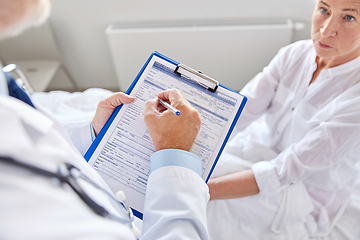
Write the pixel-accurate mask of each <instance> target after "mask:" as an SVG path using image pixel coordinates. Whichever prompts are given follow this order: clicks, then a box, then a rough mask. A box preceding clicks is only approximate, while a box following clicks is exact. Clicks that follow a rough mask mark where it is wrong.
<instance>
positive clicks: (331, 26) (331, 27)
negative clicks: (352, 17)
mask: <svg viewBox="0 0 360 240" xmlns="http://www.w3.org/2000/svg"><path fill="white" fill-rule="evenodd" d="M337 28H338V26H337V22H336V21H335V20H334V19H333V18H328V19H327V20H326V21H325V22H324V24H323V26H322V27H321V28H320V33H321V36H323V37H334V36H336V34H337V31H338V29H337Z"/></svg>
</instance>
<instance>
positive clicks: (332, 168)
mask: <svg viewBox="0 0 360 240" xmlns="http://www.w3.org/2000/svg"><path fill="white" fill-rule="evenodd" d="M315 58H316V52H315V49H314V47H313V44H312V41H311V40H306V41H299V42H296V43H294V44H292V45H290V46H287V47H285V48H283V49H281V50H280V51H279V53H278V55H277V56H276V57H275V58H274V59H273V60H272V61H271V63H270V64H269V65H268V67H266V68H265V69H264V70H263V72H261V73H259V74H258V75H257V76H256V77H255V78H254V79H253V80H252V81H251V82H250V83H248V84H247V85H246V86H245V88H244V89H243V90H242V91H241V93H242V94H244V95H245V96H247V97H248V103H247V105H246V106H245V109H244V112H243V114H242V115H241V117H240V120H239V123H238V124H237V129H236V132H235V133H234V134H233V135H232V136H233V137H232V139H231V141H230V142H229V143H228V145H227V147H226V148H225V150H224V154H223V155H222V157H221V159H220V160H219V163H218V165H217V167H216V169H215V171H214V176H218V175H222V174H225V173H229V172H234V171H238V170H242V169H249V168H252V170H253V171H254V175H255V178H256V181H257V184H258V186H259V189H260V193H259V194H257V195H255V196H252V197H247V198H242V199H233V200H218V201H210V203H209V204H208V205H209V206H208V222H209V231H210V235H211V237H212V238H213V239H235V238H236V239H241V237H243V238H244V239H307V238H308V237H325V236H327V235H328V234H329V233H330V231H331V230H332V229H333V227H334V225H335V224H336V223H337V221H338V219H339V218H340V217H341V215H342V213H343V212H344V209H345V208H346V205H347V203H348V200H349V199H350V196H351V194H352V193H353V189H354V185H355V182H356V179H357V177H358V174H359V168H358V166H357V162H358V160H359V158H360V157H359V156H360V57H358V58H356V59H354V60H352V61H350V62H348V63H346V64H343V65H341V66H337V67H334V68H331V69H324V70H322V71H321V73H320V75H319V76H318V77H317V79H316V80H315V82H313V83H312V84H311V85H309V82H310V80H311V78H312V75H313V73H314V71H315V69H316V63H315ZM359 217H360V216H359ZM225 221H226V222H227V223H228V222H230V224H228V225H226V223H224V222H225ZM225 225H226V226H225ZM224 228H226V229H227V230H224ZM220 229H221V232H220Z"/></svg>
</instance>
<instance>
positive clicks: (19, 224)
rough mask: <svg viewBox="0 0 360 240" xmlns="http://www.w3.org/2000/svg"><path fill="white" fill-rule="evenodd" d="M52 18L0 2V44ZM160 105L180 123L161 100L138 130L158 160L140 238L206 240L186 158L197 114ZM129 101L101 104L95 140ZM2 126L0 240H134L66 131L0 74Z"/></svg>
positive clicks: (203, 199) (196, 184)
mask: <svg viewBox="0 0 360 240" xmlns="http://www.w3.org/2000/svg"><path fill="white" fill-rule="evenodd" d="M49 9H50V3H49V1H47V0H0V37H1V38H4V37H7V36H12V35H16V34H18V33H20V32H21V31H22V30H24V29H26V28H27V27H29V26H31V25H35V24H40V23H41V22H42V21H43V20H45V19H46V18H47V16H48V15H49ZM158 97H159V98H161V99H163V100H166V101H169V102H170V103H171V104H172V105H174V106H176V107H177V108H178V109H180V110H181V117H177V116H175V115H174V114H173V113H172V112H169V111H167V110H165V111H164V109H163V108H161V107H160V106H159V102H158V100H152V101H149V102H148V103H147V104H146V107H145V122H146V125H147V127H148V130H149V133H150V135H151V138H152V139H153V141H154V145H155V148H156V153H154V154H153V155H152V156H151V170H152V173H151V175H150V177H149V180H148V185H147V194H146V199H145V206H144V209H145V210H144V222H143V232H142V236H141V239H179V238H184V239H185V238H186V239H208V233H207V224H206V204H207V201H208V199H209V194H208V188H207V185H206V184H205V183H204V181H203V180H202V179H201V177H200V176H199V174H200V172H201V160H200V159H199V158H198V157H196V156H195V155H193V154H191V153H189V152H188V151H189V150H190V148H191V146H192V144H193V142H194V139H195V137H196V135H197V133H198V131H199V128H200V118H199V115H198V113H197V112H196V110H195V109H194V108H192V107H191V106H190V105H189V103H188V102H187V101H186V100H185V99H184V98H183V97H182V96H181V94H180V93H179V92H178V91H176V90H168V91H165V92H162V93H160V94H159V96H158ZM132 100H133V99H132V98H130V97H128V96H126V95H125V94H122V93H119V94H116V95H114V96H112V97H110V98H109V99H106V100H104V101H103V102H102V103H101V104H99V106H98V109H97V112H96V116H95V117H94V119H93V127H94V130H95V133H97V132H98V131H100V129H101V128H102V126H103V119H106V118H107V117H108V115H109V114H111V112H112V110H113V108H114V107H116V106H117V105H119V104H122V103H129V102H131V101H132ZM114 104H115V105H114ZM110 105H114V106H112V107H110V108H109V106H110ZM0 121H1V124H0V196H1V197H0V239H136V238H137V237H138V235H137V234H138V233H137V231H136V229H135V228H134V227H133V225H132V223H131V216H130V218H129V215H128V212H126V211H128V209H127V208H126V207H123V205H121V204H119V203H118V202H117V201H115V198H114V196H113V195H112V194H111V193H110V192H111V191H110V190H109V188H108V187H107V185H106V184H105V182H104V181H103V180H102V178H101V177H100V176H99V175H98V174H97V172H96V171H95V170H94V169H93V168H92V167H90V166H89V165H88V164H87V163H86V162H85V161H84V159H83V157H82V155H81V154H80V153H79V151H78V150H77V149H76V148H75V146H74V145H73V144H72V141H71V139H70V138H69V135H68V134H67V132H66V131H65V130H64V128H63V127H62V126H61V125H60V124H59V123H58V122H57V120H56V119H55V118H54V117H53V116H51V115H49V114H47V113H46V112H45V111H43V110H42V109H41V107H40V106H33V105H32V103H31V100H30V99H29V98H27V96H26V95H24V94H23V92H21V90H20V91H19V89H18V88H17V86H16V85H14V81H13V79H12V78H11V77H10V76H9V75H4V74H3V73H2V72H0ZM89 125H90V123H88V126H89ZM183 129H187V131H186V134H185V133H184V131H183ZM168 159H172V161H171V162H172V164H170V163H168V161H167V160H168ZM69 174H70V175H69ZM89 179H90V180H89ZM95 185H98V187H96V186H95Z"/></svg>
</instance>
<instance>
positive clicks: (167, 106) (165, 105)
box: [159, 98, 180, 116]
mask: <svg viewBox="0 0 360 240" xmlns="http://www.w3.org/2000/svg"><path fill="white" fill-rule="evenodd" d="M159 101H160V103H161V105H163V106H164V107H166V108H167V109H168V110H170V111H172V112H173V113H174V114H175V115H176V116H179V115H180V111H179V110H177V109H176V108H174V107H173V106H171V105H170V104H168V103H167V102H165V101H164V100H162V99H160V98H159Z"/></svg>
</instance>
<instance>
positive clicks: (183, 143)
mask: <svg viewBox="0 0 360 240" xmlns="http://www.w3.org/2000/svg"><path fill="white" fill-rule="evenodd" d="M159 99H162V100H164V101H165V102H168V103H169V104H170V105H172V106H173V107H175V108H177V109H178V110H179V111H180V115H179V116H177V115H175V114H174V113H173V112H172V111H170V110H167V109H166V108H165V107H164V106H162V105H161V104H160V102H159ZM144 114H145V117H144V120H145V124H146V126H147V128H148V131H149V133H150V136H151V139H152V140H153V143H154V145H155V151H159V150H162V149H169V148H172V149H181V150H185V151H190V149H191V147H192V145H193V143H194V141H195V138H196V136H197V134H198V132H199V130H200V124H201V120H200V117H199V113H198V112H197V111H196V109H195V108H193V107H192V106H191V105H190V103H189V102H188V101H187V100H185V99H184V98H183V96H182V95H181V93H180V92H179V91H178V90H175V89H172V90H166V91H164V92H161V93H159V95H158V98H156V99H153V100H150V101H148V102H147V103H146V105H145V112H144Z"/></svg>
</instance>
